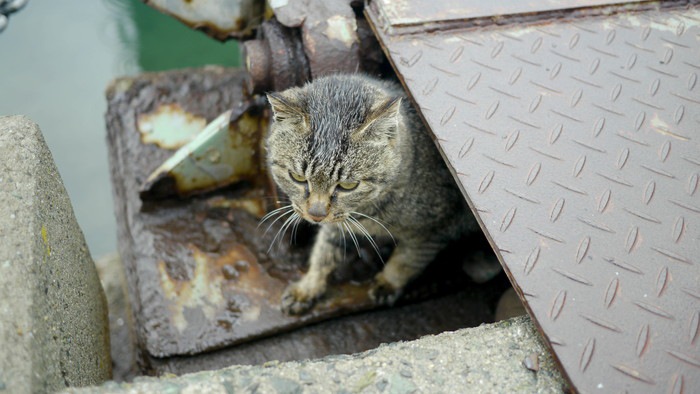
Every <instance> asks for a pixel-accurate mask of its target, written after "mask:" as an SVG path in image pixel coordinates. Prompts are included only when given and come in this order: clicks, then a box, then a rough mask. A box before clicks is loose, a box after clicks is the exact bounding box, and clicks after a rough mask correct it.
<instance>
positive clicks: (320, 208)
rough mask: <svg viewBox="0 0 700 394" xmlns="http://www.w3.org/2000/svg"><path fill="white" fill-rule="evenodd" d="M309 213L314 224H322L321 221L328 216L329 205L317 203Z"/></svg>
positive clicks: (313, 204) (312, 205)
mask: <svg viewBox="0 0 700 394" xmlns="http://www.w3.org/2000/svg"><path fill="white" fill-rule="evenodd" d="M308 213H309V217H311V220H313V221H314V222H320V221H321V220H323V219H325V218H326V216H328V204H327V203H324V202H321V201H316V202H314V203H312V204H311V206H310V207H309V211H308Z"/></svg>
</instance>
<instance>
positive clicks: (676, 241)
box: [368, 0, 700, 393]
mask: <svg viewBox="0 0 700 394" xmlns="http://www.w3.org/2000/svg"><path fill="white" fill-rule="evenodd" d="M418 3H424V2H418ZM465 3H469V2H465ZM392 5H393V2H390V1H388V0H385V1H380V0H375V1H373V2H372V3H370V8H369V10H368V15H369V17H370V20H371V22H372V23H373V25H374V28H375V31H376V33H377V34H378V36H379V38H380V42H381V43H382V45H383V46H384V47H385V50H386V52H387V54H388V55H389V56H390V58H391V61H392V62H393V65H394V67H395V68H396V70H397V72H398V74H399V76H400V78H401V79H402V81H403V83H404V85H405V86H406V88H407V90H408V91H409V93H410V95H411V96H412V98H413V100H414V102H415V103H416V104H417V107H418V109H419V112H420V113H421V115H422V117H423V119H424V121H425V122H426V123H427V125H428V126H429V127H430V129H431V130H432V132H433V133H434V136H435V138H436V140H437V144H438V145H439V147H440V149H441V151H442V153H443V155H444V157H445V159H446V161H447V162H448V163H449V165H450V166H451V169H452V171H453V174H454V176H455V178H456V179H457V180H458V182H459V184H460V185H461V187H462V191H463V192H464V194H465V196H466V198H467V200H468V201H469V204H470V206H471V207H472V209H473V210H474V211H475V213H476V214H477V216H478V219H479V222H480V224H481V226H482V228H483V229H484V230H485V232H486V233H487V236H488V238H489V239H490V242H491V245H492V247H493V248H494V250H496V252H497V254H498V256H499V258H500V260H501V263H502V264H503V266H504V267H505V268H506V270H507V272H508V275H509V276H510V278H511V281H512V282H513V284H514V285H515V287H516V289H517V291H518V293H519V295H520V297H521V298H522V299H523V300H524V302H525V303H526V305H527V308H528V310H529V312H530V314H531V315H532V316H533V317H534V318H535V319H536V321H537V324H538V325H539V327H540V329H541V330H542V332H543V334H544V336H545V338H546V339H547V341H548V342H549V344H550V346H551V348H552V350H553V351H554V354H555V355H556V358H557V359H558V360H559V362H560V363H561V365H562V367H563V371H564V372H565V374H566V375H567V376H568V378H569V379H570V381H571V382H572V383H573V385H574V387H576V389H577V390H579V391H581V392H593V391H599V390H600V391H605V392H622V391H626V392H674V393H680V392H685V393H691V392H700V257H699V256H700V190H698V189H700V186H699V185H698V184H699V183H700V131H699V130H700V81H698V79H699V76H700V7H698V6H697V2H695V1H693V2H687V1H685V2H663V3H647V4H644V5H643V6H640V7H635V6H634V5H627V6H625V7H624V8H622V9H620V10H616V12H613V13H612V14H610V15H600V14H599V13H592V16H588V17H586V16H582V15H586V12H579V13H578V14H577V15H578V16H579V17H576V18H567V17H565V16H566V15H564V14H562V13H561V12H559V13H556V14H555V15H552V14H551V13H549V14H548V13H544V14H542V15H541V16H540V20H539V21H535V20H531V21H529V22H528V23H520V24H515V23H514V24H505V25H498V24H495V23H492V24H491V25H490V26H484V27H481V28H474V29H450V30H431V31H423V32H418V33H415V34H407V33H405V32H402V31H401V30H400V29H392V26H390V25H389V24H390V23H391V19H387V18H386V17H385V15H386V7H391V6H392ZM465 23H466V22H465ZM468 25H469V24H468V23H466V26H468ZM430 26H433V25H430ZM451 27H457V26H455V25H452V26H451Z"/></svg>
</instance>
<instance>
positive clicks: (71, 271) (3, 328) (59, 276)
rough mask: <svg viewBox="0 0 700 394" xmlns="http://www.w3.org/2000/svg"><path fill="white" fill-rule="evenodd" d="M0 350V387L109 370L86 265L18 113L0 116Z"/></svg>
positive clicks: (93, 281) (53, 174) (53, 382)
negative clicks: (16, 114)
mask: <svg viewBox="0 0 700 394" xmlns="http://www.w3.org/2000/svg"><path fill="white" fill-rule="evenodd" d="M85 164H86V165H89V163H85ZM0 349H1V351H0V391H2V390H7V391H8V392H12V393H44V392H54V391H56V390H59V389H61V388H65V387H72V386H85V385H94V384H99V383H101V382H103V381H104V380H106V379H108V378H109V377H110V374H111V364H110V358H109V332H108V325H107V306H106V301H105V296H104V292H103V291H102V287H101V286H100V282H99V279H98V277H97V272H96V270H95V265H94V263H93V261H92V258H91V257H90V253H89V251H88V249H87V246H86V244H85V239H84V237H83V233H82V231H81V230H80V228H79V226H78V224H77V222H76V220H75V216H74V214H73V207H72V206H71V203H70V199H69V197H68V195H67V194H66V190H65V188H64V187H63V183H62V181H61V177H60V175H59V174H58V171H57V169H56V166H55V164H54V162H53V158H52V156H51V153H50V151H49V149H48V147H47V146H46V143H45V142H44V138H43V136H42V134H41V131H40V130H39V127H38V126H37V125H36V124H34V123H33V122H32V121H31V120H29V119H28V118H26V117H23V116H9V117H0Z"/></svg>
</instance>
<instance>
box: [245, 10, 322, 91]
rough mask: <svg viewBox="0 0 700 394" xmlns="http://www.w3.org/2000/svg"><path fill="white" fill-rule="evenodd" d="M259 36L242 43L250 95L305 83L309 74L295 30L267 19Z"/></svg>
mask: <svg viewBox="0 0 700 394" xmlns="http://www.w3.org/2000/svg"><path fill="white" fill-rule="evenodd" d="M261 33H262V38H260V39H256V40H249V41H246V42H244V43H243V56H244V58H245V64H246V68H247V69H248V73H249V74H250V81H249V82H250V86H249V88H250V90H251V92H253V93H262V92H265V91H268V90H284V89H286V88H289V87H292V86H297V85H300V84H303V83H304V82H306V81H308V80H309V78H310V74H311V73H310V71H309V62H308V60H307V59H306V55H305V54H304V45H303V43H302V40H301V35H300V32H299V29H298V28H289V27H286V26H283V25H282V24H281V23H279V22H278V21H277V20H276V19H270V20H268V21H265V22H263V24H262V26H261Z"/></svg>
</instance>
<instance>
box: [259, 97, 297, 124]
mask: <svg viewBox="0 0 700 394" xmlns="http://www.w3.org/2000/svg"><path fill="white" fill-rule="evenodd" d="M267 101H268V102H269V103H270V107H272V117H273V118H274V120H275V122H281V121H284V120H287V119H301V118H302V117H303V115H302V112H301V109H300V108H299V107H298V106H297V105H296V104H295V103H294V102H293V101H292V100H290V99H289V98H287V97H285V96H284V95H283V94H282V93H268V94H267Z"/></svg>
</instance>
